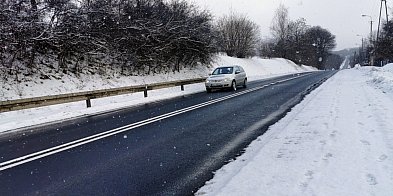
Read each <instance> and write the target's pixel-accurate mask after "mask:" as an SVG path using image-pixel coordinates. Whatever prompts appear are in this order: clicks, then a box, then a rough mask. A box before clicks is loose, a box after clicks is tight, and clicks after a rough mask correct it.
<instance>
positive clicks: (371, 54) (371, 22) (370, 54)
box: [362, 14, 378, 66]
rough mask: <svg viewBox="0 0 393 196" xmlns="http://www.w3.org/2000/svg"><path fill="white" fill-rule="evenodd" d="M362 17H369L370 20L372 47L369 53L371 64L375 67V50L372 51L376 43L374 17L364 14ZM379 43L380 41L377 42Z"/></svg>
mask: <svg viewBox="0 0 393 196" xmlns="http://www.w3.org/2000/svg"><path fill="white" fill-rule="evenodd" d="M362 17H369V18H370V46H371V51H370V53H369V63H370V65H371V66H374V54H373V53H374V50H373V49H372V48H373V47H374V42H373V22H374V21H373V17H371V16H369V15H366V14H363V15H362ZM377 41H378V40H377Z"/></svg>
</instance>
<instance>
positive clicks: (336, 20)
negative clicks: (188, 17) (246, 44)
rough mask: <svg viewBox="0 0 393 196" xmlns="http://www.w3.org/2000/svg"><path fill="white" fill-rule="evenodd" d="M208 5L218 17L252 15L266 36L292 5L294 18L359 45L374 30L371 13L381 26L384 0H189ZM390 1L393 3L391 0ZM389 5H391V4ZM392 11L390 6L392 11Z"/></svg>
mask: <svg viewBox="0 0 393 196" xmlns="http://www.w3.org/2000/svg"><path fill="white" fill-rule="evenodd" d="M188 1H191V2H194V3H196V4H197V5H199V7H201V8H203V9H208V10H210V11H211V13H212V14H213V15H214V16H215V17H216V18H217V17H220V16H223V15H225V14H228V13H229V12H230V11H231V10H232V11H234V12H236V13H242V14H246V15H248V17H249V18H250V19H251V20H253V21H254V22H256V23H257V24H258V25H259V26H260V28H261V34H262V36H263V37H269V36H270V29H269V27H270V24H271V20H272V18H273V16H274V12H275V10H276V8H277V7H278V6H279V4H280V3H282V4H284V5H285V6H286V7H288V8H289V16H290V18H291V20H296V19H298V18H301V17H302V18H305V19H306V20H307V23H308V24H309V25H313V26H316V25H319V26H321V27H323V28H326V29H328V30H330V31H331V32H332V33H333V34H334V35H336V41H337V48H336V50H339V49H344V48H350V47H357V46H359V45H360V44H361V37H358V36H356V35H357V34H360V35H362V36H363V37H368V36H369V33H370V23H369V21H370V19H369V18H367V17H362V16H361V15H362V14H367V15H371V16H372V17H373V20H374V21H375V22H374V24H375V25H374V26H373V28H374V30H376V29H377V22H378V16H379V7H380V3H381V1H380V0H188ZM388 4H390V5H392V3H391V2H389V1H388ZM388 6H389V5H388ZM390 14H391V11H390V10H389V15H390Z"/></svg>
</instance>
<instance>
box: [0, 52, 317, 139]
mask: <svg viewBox="0 0 393 196" xmlns="http://www.w3.org/2000/svg"><path fill="white" fill-rule="evenodd" d="M222 65H241V66H243V68H244V69H245V71H246V73H247V74H248V78H249V81H253V80H258V79H264V78H268V77H273V76H277V75H283V74H289V73H298V72H305V71H315V69H314V68H311V67H307V66H298V65H296V64H294V63H293V62H291V61H289V60H285V59H260V58H252V59H237V58H232V57H228V56H224V55H218V56H217V57H216V58H215V60H214V62H213V63H212V65H211V67H210V68H206V67H202V66H200V67H196V68H194V69H192V70H182V71H181V72H180V73H167V74H156V75H152V76H120V75H117V76H116V77H114V78H106V77H102V76H99V75H91V74H90V75H87V74H81V75H79V76H75V75H72V74H68V75H63V76H62V78H61V79H56V78H54V77H52V78H50V79H49V80H42V79H39V77H36V78H27V79H25V80H23V81H22V82H21V83H16V82H14V81H11V82H10V81H5V82H2V86H1V88H0V101H3V100H12V99H19V98H28V97H37V96H45V95H56V94H59V93H74V92H81V91H88V90H98V89H107V88H115V87H122V86H133V85H140V84H149V83H156V82H164V81H172V80H182V79H190V78H200V77H207V76H208V73H210V72H211V71H212V70H213V69H214V68H215V67H218V66H222ZM202 91H205V86H204V84H203V83H199V84H193V85H187V86H185V91H180V87H174V88H168V89H160V90H154V91H149V92H148V98H144V97H143V93H134V94H127V95H120V96H116V97H107V98H102V99H93V100H92V108H86V103H85V102H84V101H80V102H74V103H67V104H61V105H53V106H47V107H40V108H34V109H26V110H20V111H12V112H4V113H0V133H1V132H6V131H11V130H15V129H18V128H22V127H28V126H32V125H37V124H44V123H50V122H54V121H61V120H65V119H71V118H75V117H80V116H85V115H91V114H100V113H102V112H105V111H108V110H114V109H120V108H124V107H130V106H137V105H140V104H144V103H148V102H154V101H159V100H164V99H169V98H173V97H178V96H185V95H188V94H193V93H198V92H202Z"/></svg>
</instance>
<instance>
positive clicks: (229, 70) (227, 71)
mask: <svg viewBox="0 0 393 196" xmlns="http://www.w3.org/2000/svg"><path fill="white" fill-rule="evenodd" d="M232 73H233V67H219V68H217V69H215V70H214V71H213V74H212V75H221V74H232Z"/></svg>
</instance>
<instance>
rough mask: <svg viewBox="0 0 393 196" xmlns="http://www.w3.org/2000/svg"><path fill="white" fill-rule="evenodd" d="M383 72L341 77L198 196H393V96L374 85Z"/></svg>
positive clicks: (322, 88)
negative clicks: (376, 78)
mask: <svg viewBox="0 0 393 196" xmlns="http://www.w3.org/2000/svg"><path fill="white" fill-rule="evenodd" d="M379 71H380V72H383V74H385V76H386V77H385V78H386V79H388V78H390V79H391V77H390V76H387V74H389V73H388V72H390V71H388V72H386V69H385V70H382V71H381V70H379ZM379 71H375V70H374V69H373V68H371V69H370V68H358V69H352V70H343V71H340V72H338V73H337V74H336V75H335V76H333V77H332V78H331V79H329V80H328V81H327V82H326V83H324V84H322V85H321V86H320V87H319V88H317V89H316V90H315V91H313V92H312V93H311V94H309V95H308V96H306V98H305V99H304V100H303V101H302V102H301V103H300V104H299V105H297V106H295V107H294V108H293V110H292V111H291V112H289V113H288V115H287V116H286V117H284V118H283V119H282V120H280V121H279V122H278V123H276V124H275V125H273V126H271V127H270V128H269V130H268V131H267V132H266V134H264V135H262V136H260V137H259V138H258V139H257V140H255V141H254V142H252V143H251V144H250V146H249V147H248V148H247V149H246V152H245V153H244V154H243V155H241V156H240V157H238V158H237V159H236V161H233V162H231V163H229V164H227V165H225V166H224V167H223V168H221V169H220V170H218V171H217V172H216V173H215V176H214V178H213V179H212V180H210V181H209V182H207V183H206V185H205V186H204V187H202V188H201V189H200V190H199V191H198V192H197V194H196V195H393V189H392V187H393V132H392V127H393V121H392V119H393V110H392V109H391V108H393V98H392V97H393V96H391V95H392V94H390V93H392V92H391V91H390V93H386V92H385V93H384V92H383V90H381V89H379V88H375V85H381V83H378V82H377V83H375V82H370V81H373V80H374V79H375V77H378V76H377V75H379V76H380V75H381V73H379ZM375 72H377V73H378V74H377V73H375ZM390 73H392V72H390ZM384 81H385V80H384ZM391 85H392V84H391V83H390V85H388V84H387V83H384V84H383V85H381V86H384V90H386V89H387V88H386V87H387V86H391Z"/></svg>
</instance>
